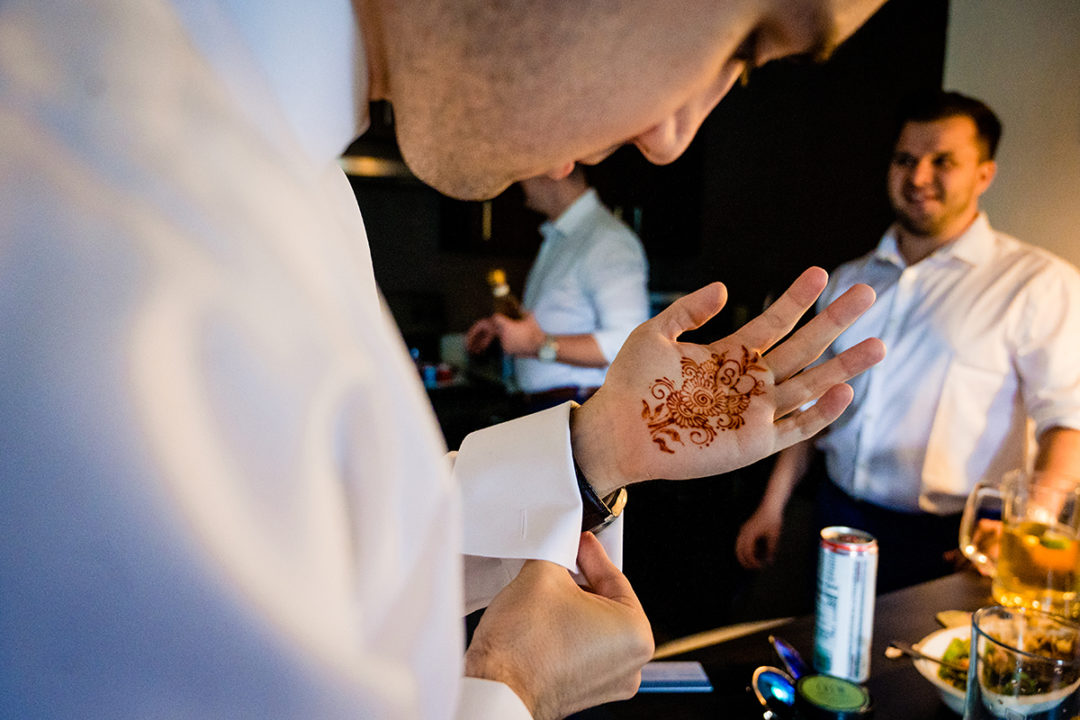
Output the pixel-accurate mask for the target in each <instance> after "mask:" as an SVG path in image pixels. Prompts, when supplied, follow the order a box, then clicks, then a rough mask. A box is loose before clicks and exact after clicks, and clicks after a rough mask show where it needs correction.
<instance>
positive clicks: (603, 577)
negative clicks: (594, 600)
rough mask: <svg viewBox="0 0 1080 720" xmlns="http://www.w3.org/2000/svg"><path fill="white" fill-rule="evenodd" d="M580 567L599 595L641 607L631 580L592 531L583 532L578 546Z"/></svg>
mask: <svg viewBox="0 0 1080 720" xmlns="http://www.w3.org/2000/svg"><path fill="white" fill-rule="evenodd" d="M577 564H578V568H579V569H580V570H581V574H582V576H584V578H585V581H586V582H587V583H588V585H589V588H591V589H592V591H593V592H595V593H596V594H597V595H600V596H603V597H606V598H608V599H609V600H615V601H617V602H619V603H621V604H623V605H628V606H630V607H635V608H641V603H640V602H639V601H638V599H637V595H636V594H635V593H634V588H633V587H631V585H630V581H629V580H627V579H626V576H625V575H623V574H622V572H621V571H620V570H619V568H617V567H615V565H614V563H612V562H611V560H610V558H608V555H607V551H606V550H604V546H603V545H601V544H600V541H599V540H597V539H596V536H595V535H593V534H592V533H591V532H585V533H582V534H581V543H580V545H579V546H578V556H577Z"/></svg>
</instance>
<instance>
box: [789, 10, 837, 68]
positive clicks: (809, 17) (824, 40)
mask: <svg viewBox="0 0 1080 720" xmlns="http://www.w3.org/2000/svg"><path fill="white" fill-rule="evenodd" d="M798 22H800V24H801V25H802V26H803V28H804V30H807V31H809V35H808V41H807V42H806V43H805V49H804V50H802V51H800V52H796V53H793V54H791V55H788V56H787V57H786V58H784V59H785V60H793V61H795V62H811V63H823V62H825V61H826V60H828V59H829V58H830V57H831V56H832V54H833V52H835V51H836V48H837V47H839V45H840V44H841V40H840V31H839V29H838V28H837V26H836V23H835V19H834V18H833V17H831V16H830V15H829V13H828V12H826V11H825V10H823V9H821V8H818V7H815V8H814V9H813V10H806V11H805V17H804V18H801V19H800V20H799V21H798Z"/></svg>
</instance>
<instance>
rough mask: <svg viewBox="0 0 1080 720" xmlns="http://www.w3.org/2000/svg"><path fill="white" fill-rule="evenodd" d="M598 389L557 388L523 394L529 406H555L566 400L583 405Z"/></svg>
mask: <svg viewBox="0 0 1080 720" xmlns="http://www.w3.org/2000/svg"><path fill="white" fill-rule="evenodd" d="M599 389H600V388H598V387H577V386H573V385H570V386H567V387H557V388H552V389H550V390H542V391H540V392H535V393H525V394H524V396H525V402H526V403H528V404H529V405H541V404H550V405H556V404H558V403H564V402H566V401H567V400H573V401H575V402H579V403H583V402H585V401H586V400H588V399H589V398H590V397H592V395H593V393H595V392H596V391H597V390H599Z"/></svg>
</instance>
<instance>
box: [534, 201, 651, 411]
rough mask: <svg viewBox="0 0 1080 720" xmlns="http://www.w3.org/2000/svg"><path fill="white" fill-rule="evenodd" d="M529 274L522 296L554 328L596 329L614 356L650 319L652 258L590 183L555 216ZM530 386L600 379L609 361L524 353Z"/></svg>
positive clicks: (563, 331)
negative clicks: (573, 361) (600, 363)
mask: <svg viewBox="0 0 1080 720" xmlns="http://www.w3.org/2000/svg"><path fill="white" fill-rule="evenodd" d="M540 234H541V235H543V237H544V241H543V243H542V244H541V246H540V252H539V253H538V254H537V256H536V260H535V262H533V266H532V268H531V269H530V270H529V275H528V278H527V279H526V281H525V294H524V297H523V299H522V302H523V304H524V306H525V309H526V310H529V311H530V312H532V313H533V314H534V315H535V316H536V321H537V323H539V325H540V327H541V328H543V330H544V332H546V333H547V334H549V335H587V334H591V335H592V336H593V337H594V338H595V339H596V342H597V344H598V345H599V346H600V350H601V352H602V353H603V354H604V357H605V358H606V359H607V361H608V363H609V364H610V363H611V361H612V360H614V359H615V355H616V354H618V352H619V348H621V347H622V344H623V343H624V342H626V338H627V336H628V335H629V334H630V332H631V331H632V330H633V329H634V328H636V327H637V326H638V325H640V324H641V323H643V322H645V321H646V320H648V319H649V293H648V265H647V263H646V260H645V250H644V249H643V248H642V247H641V240H639V239H638V237H637V236H636V235H635V234H634V233H633V232H632V231H631V230H630V228H628V227H626V225H624V224H623V223H622V222H621V221H620V220H619V219H618V218H616V217H615V216H614V215H612V214H611V212H610V211H609V210H608V209H607V208H606V207H604V206H603V204H602V203H601V202H600V199H599V198H598V197H597V195H596V190H594V189H592V188H589V189H588V190H586V191H585V193H584V194H583V195H582V196H581V197H579V198H578V199H577V200H575V201H574V202H573V204H571V205H570V207H568V208H567V209H566V210H564V211H563V213H562V215H560V216H559V217H558V218H556V219H555V220H554V221H553V222H545V223H544V224H543V225H541V226H540ZM514 371H515V373H516V376H517V382H518V385H519V386H520V387H521V389H522V390H524V391H525V392H540V391H543V390H551V389H552V388H559V387H599V386H600V385H601V384H602V383H603V382H604V376H605V375H606V374H607V367H602V368H592V367H582V366H578V365H568V364H566V363H558V362H541V361H540V360H537V359H535V358H517V359H516V360H515V361H514Z"/></svg>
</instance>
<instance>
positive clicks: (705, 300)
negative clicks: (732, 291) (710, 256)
mask: <svg viewBox="0 0 1080 720" xmlns="http://www.w3.org/2000/svg"><path fill="white" fill-rule="evenodd" d="M726 302H727V288H726V287H724V284H723V283H719V282H714V283H710V284H708V285H706V286H705V287H703V288H701V289H700V290H696V291H694V292H692V293H690V294H689V295H686V296H684V297H681V298H679V299H678V300H676V301H675V302H673V303H672V304H671V305H669V306H668V307H666V308H665V309H664V310H663V311H661V312H660V314H659V315H657V316H656V317H655V318H654V319H653V321H652V322H654V323H656V324H657V326H658V327H659V330H660V333H661V334H662V335H664V336H665V337H666V338H668V339H669V340H672V341H674V340H675V339H676V338H677V337H679V336H680V335H682V334H683V333H684V332H687V331H688V330H694V329H696V328H699V327H701V326H702V325H704V324H705V323H706V322H708V321H709V319H710V318H712V317H713V316H714V315H716V313H718V312H720V310H721V309H722V308H723V307H724V303H726Z"/></svg>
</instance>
